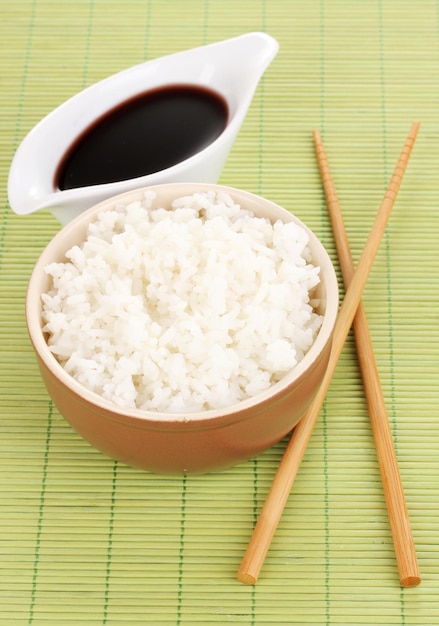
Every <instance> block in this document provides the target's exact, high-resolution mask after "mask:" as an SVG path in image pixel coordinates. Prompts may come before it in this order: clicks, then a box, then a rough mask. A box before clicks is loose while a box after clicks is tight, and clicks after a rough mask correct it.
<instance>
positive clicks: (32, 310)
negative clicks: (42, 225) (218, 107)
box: [25, 182, 339, 425]
mask: <svg viewBox="0 0 439 626" xmlns="http://www.w3.org/2000/svg"><path fill="white" fill-rule="evenodd" d="M165 188H166V189H165ZM171 188H175V189H176V194H175V198H177V197H180V196H181V195H184V194H186V195H187V194H192V193H195V192H197V191H201V192H203V191H208V190H213V191H219V192H224V193H228V194H229V195H231V196H232V197H233V198H234V199H236V201H237V202H239V203H240V204H241V206H243V205H242V200H244V201H245V200H246V199H247V200H251V201H253V202H256V203H259V204H260V203H261V202H262V203H263V205H264V206H265V207H268V206H271V207H272V208H273V207H274V208H275V210H276V212H281V213H282V214H283V215H284V217H286V219H287V221H292V222H295V223H296V224H298V225H299V226H301V227H302V228H304V230H305V231H306V232H307V233H308V235H309V236H310V238H311V240H312V246H313V248H317V249H318V250H319V255H321V256H322V258H325V259H326V265H325V267H326V277H325V280H326V285H327V288H326V296H327V297H326V310H325V314H324V317H323V322H322V325H321V327H320V329H319V332H318V334H317V337H316V339H315V340H314V342H313V344H312V345H311V347H310V348H309V350H308V351H307V353H306V354H305V355H304V357H303V358H302V360H301V361H300V362H299V363H298V364H297V365H296V366H295V367H294V368H293V369H292V370H290V371H289V372H288V373H287V374H285V375H284V376H283V377H282V379H281V380H280V381H278V382H276V383H274V384H273V385H271V386H270V387H269V388H268V389H266V390H264V391H262V392H261V393H258V394H256V395H255V396H252V397H249V398H246V399H244V400H241V401H240V402H238V403H234V404H231V405H227V406H225V407H221V408H219V409H208V410H204V411H199V412H190V411H188V412H179V413H166V412H161V411H151V410H141V409H137V408H125V407H120V406H118V405H116V404H115V403H113V402H112V401H111V400H107V399H105V398H102V397H101V396H100V395H99V394H97V393H95V392H93V391H91V390H89V389H88V388H86V387H85V386H84V385H82V384H81V383H79V382H78V381H77V380H76V379H74V378H73V377H72V376H70V374H68V373H67V372H66V370H65V369H64V368H63V366H62V365H61V364H60V363H59V362H58V360H57V359H56V358H55V356H54V355H53V354H52V352H51V351H50V350H49V346H48V344H47V342H46V340H45V338H44V333H43V332H42V319H41V309H42V303H41V292H40V289H39V286H40V277H41V276H42V275H43V274H44V267H45V266H46V265H47V264H48V263H50V262H52V261H53V260H54V259H53V255H52V250H53V249H54V248H55V249H56V248H57V246H58V245H59V243H60V242H62V241H63V240H64V239H65V238H66V236H68V234H69V233H72V232H76V230H78V229H80V228H81V227H83V228H85V227H86V225H87V224H88V223H89V222H90V221H91V220H92V219H93V218H94V217H96V216H97V215H98V213H100V212H101V211H103V210H110V209H111V207H112V206H114V205H115V204H116V203H127V202H130V201H134V200H138V199H139V198H140V197H142V196H143V194H144V193H145V192H146V191H148V192H150V191H157V192H160V191H162V190H170V189H171ZM70 247H71V245H66V246H63V248H64V250H65V251H67V250H68V249H70ZM328 294H330V295H331V297H328ZM338 307H339V289H338V281H337V275H336V272H335V268H334V266H333V264H332V261H331V258H330V256H329V254H328V252H327V251H326V249H325V247H324V246H323V244H322V243H321V241H320V239H319V238H318V237H317V235H315V233H314V232H313V231H312V230H311V229H310V228H309V227H308V226H307V225H306V224H305V223H303V222H302V221H301V220H300V219H299V218H298V217H297V216H296V215H295V214H294V213H292V212H290V211H289V210H287V209H285V208H283V207H281V206H280V205H278V204H276V203H275V202H273V201H271V200H269V199H267V198H265V197H263V196H260V195H258V194H255V193H253V192H250V191H246V190H243V189H238V188H235V187H231V186H227V185H222V184H211V183H188V182H183V183H179V182H175V183H162V184H158V185H148V186H142V187H138V188H136V189H133V190H131V191H127V192H124V193H122V194H117V195H115V196H112V197H111V198H107V199H106V200H103V201H101V202H99V203H98V204H95V205H93V206H92V207H90V208H89V209H87V210H86V211H84V212H82V213H81V214H80V215H78V216H77V217H76V218H74V219H73V220H72V221H70V222H69V223H68V224H66V225H65V226H63V227H62V228H61V229H60V230H59V231H58V232H57V233H56V234H55V235H54V236H53V238H52V239H51V240H50V241H49V242H48V244H47V245H46V246H45V248H44V249H43V251H42V252H41V254H40V256H39V258H38V260H37V262H36V264H35V266H34V268H33V270H32V273H31V275H30V278H29V282H28V286H27V291H26V305H25V309H26V310H25V313H26V324H27V329H28V333H29V337H30V340H31V343H32V345H33V347H34V350H35V352H36V354H37V356H38V357H39V359H41V361H42V362H43V363H44V365H45V366H46V367H47V368H48V370H50V372H51V373H52V374H53V376H55V378H57V379H58V380H59V381H60V382H61V383H62V384H63V385H65V386H66V387H67V388H68V389H69V390H70V391H71V392H72V393H74V394H76V395H77V396H78V397H80V398H81V399H82V400H84V401H86V402H88V403H89V404H90V405H92V406H95V407H96V408H99V409H101V410H103V411H106V412H107V413H108V412H109V413H110V414H111V415H112V417H113V418H114V419H122V420H129V421H131V422H139V425H140V424H141V423H145V422H151V423H156V424H157V425H160V424H178V423H185V424H187V423H188V422H202V421H204V420H206V421H209V422H210V421H212V422H214V421H216V419H219V418H220V419H222V420H223V419H224V418H226V417H227V416H229V417H231V418H235V416H236V414H237V413H239V414H242V415H243V417H242V419H244V417H245V415H246V414H247V413H248V411H249V410H252V411H254V410H255V409H256V407H258V406H259V405H263V404H264V403H265V402H267V401H268V400H270V401H271V402H272V401H275V400H276V398H277V397H278V396H281V395H283V393H284V392H285V390H286V389H287V388H288V387H290V386H291V385H292V384H293V383H295V382H298V381H299V379H300V378H301V377H303V376H304V374H305V373H306V372H307V370H308V369H310V368H311V367H312V365H313V363H314V362H315V360H316V358H317V357H318V355H319V354H320V353H321V351H322V350H323V349H324V347H325V345H326V344H327V342H328V341H329V340H330V338H331V336H332V332H333V329H334V325H335V322H336V318H337V315H338Z"/></svg>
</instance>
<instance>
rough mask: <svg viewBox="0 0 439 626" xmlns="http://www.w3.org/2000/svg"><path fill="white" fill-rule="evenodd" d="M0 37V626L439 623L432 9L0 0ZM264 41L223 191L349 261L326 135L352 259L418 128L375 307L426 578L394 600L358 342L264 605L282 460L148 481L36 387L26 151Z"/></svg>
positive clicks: (436, 95) (326, 3) (35, 226)
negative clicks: (268, 210)
mask: <svg viewBox="0 0 439 626" xmlns="http://www.w3.org/2000/svg"><path fill="white" fill-rule="evenodd" d="M0 18H1V19H0V29H1V33H0V51H1V54H0V94H1V100H0V107H1V108H0V176H1V194H2V201H1V212H2V218H1V224H0V290H1V293H0V334H1V337H0V367H1V370H0V389H1V391H0V485H1V492H0V493H1V496H0V624H1V625H2V626H3V625H8V626H9V625H11V626H12V625H13V626H22V625H33V626H42V625H48V626H50V625H55V624H56V625H61V624H62V625H73V624H75V625H78V624H87V625H107V626H113V625H116V624H117V625H119V624H124V625H125V624H126V625H127V626H134V625H136V626H137V625H139V626H140V625H141V624H142V625H143V624H146V623H148V624H149V623H150V624H158V625H181V626H183V625H185V626H189V625H195V624H214V623H215V624H229V623H237V624H238V623H239V624H245V625H247V626H250V625H251V626H253V625H262V624H264V625H268V624H273V625H276V624H282V625H290V624H312V625H331V626H332V625H336V624H339V625H340V624H341V625H345V626H346V625H351V624H352V625H364V626H365V625H375V624H376V625H380V626H383V625H388V624H397V625H421V624H435V625H437V624H438V623H439V594H438V589H439V584H438V583H439V575H438V566H439V513H438V508H439V505H438V500H439V491H438V486H439V462H438V455H439V420H438V416H439V398H438V391H437V388H438V387H437V385H438V383H437V381H438V379H439V356H438V350H439V329H438V319H439V318H438V285H439V279H438V269H439V253H438V245H437V239H438V236H439V3H438V2H435V1H434V0H416V2H414V1H413V0H412V1H410V2H409V1H408V0H381V1H380V0H363V1H362V0H294V1H293V0H291V1H289V0H265V1H264V0H251V2H250V1H249V0H248V1H247V0H233V1H232V0H185V1H184V2H183V1H181V0H166V1H165V0H162V1H159V0H149V1H148V0H127V1H124V2H120V1H119V0H95V1H93V0H78V1H76V2H70V1H68V0H56V1H55V0H34V1H31V0H16V1H15V2H6V1H5V0H2V3H1V7H0ZM251 30H264V31H266V32H268V33H270V34H271V35H273V36H274V37H275V38H276V39H278V41H279V44H280V51H279V54H278V56H277V57H276V59H275V60H274V62H273V63H272V65H271V66H270V67H269V69H268V71H267V72H266V74H265V76H264V79H263V80H262V82H261V83H260V85H259V87H258V90H257V93H256V95H255V98H254V100H253V102H252V105H251V108H250V111H249V113H248V116H247V118H246V120H245V123H244V125H243V127H242V130H241V132H240V134H239V137H238V139H237V141H236V144H235V145H234V148H233V150H232V153H231V154H230V157H229V159H228V161H227V164H226V166H225V168H224V170H223V173H222V177H221V182H223V183H225V184H229V185H233V186H240V187H243V188H246V189H248V190H250V191H254V192H257V193H261V194H263V195H265V196H267V197H269V198H271V199H272V200H274V201H276V202H279V203H280V204H282V205H284V206H285V207H287V208H288V209H290V210H292V211H293V212H295V213H296V214H297V215H298V216H299V217H300V218H301V219H302V220H304V221H305V222H306V223H308V225H309V226H310V227H311V228H313V229H314V230H315V231H316V233H317V234H318V235H319V236H320V237H321V239H322V241H323V242H324V244H325V245H326V247H327V249H328V251H329V253H330V254H331V255H332V258H333V259H334V263H335V264H336V265H337V259H336V255H335V248H334V243H333V239H332V233H331V228H330V223H329V219H328V216H327V211H326V207H325V203H324V198H323V194H322V189H321V185H320V179H319V175H318V169H317V165H316V162H315V157H314V150H313V145H312V130H313V129H314V128H319V129H320V131H321V132H322V135H323V137H324V141H325V146H326V149H327V152H328V156H329V160H330V164H331V167H332V170H333V175H334V179H335V183H336V185H337V190H338V195H339V199H340V202H341V205H342V209H343V213H344V217H345V222H346V228H347V231H348V234H349V238H350V242H351V247H352V250H353V254H354V257H355V259H358V257H359V254H360V253H361V250H362V247H363V244H364V242H365V240H366V237H367V234H368V231H369V229H370V227H371V225H372V221H373V219H374V216H375V213H376V211H377V209H378V206H379V204H380V201H381V199H382V196H383V194H384V190H385V187H386V185H387V182H388V180H389V178H390V175H391V172H392V170H393V167H394V165H395V163H396V160H397V157H398V155H399V152H400V150H401V148H402V145H403V143H404V140H405V137H406V135H407V133H408V131H409V128H410V126H411V123H412V122H413V121H415V120H419V121H420V122H421V130H420V134H419V136H418V139H417V142H416V145H415V149H414V152H413V154H412V157H411V160H410V163H409V167H408V170H407V173H406V176H405V178H404V182H403V186H402V188H401V192H400V194H399V197H398V200H397V202H396V205H395V208H394V211H393V214H392V217H391V219H390V222H389V226H388V229H387V232H386V236H385V239H384V241H383V243H382V246H381V248H380V251H379V254H378V257H377V259H376V262H375V265H374V267H373V270H372V273H371V276H370V280H369V282H368V285H367V288H366V291H365V294H364V303H365V307H366V311H367V314H368V319H369V324H370V328H371V334H372V338H373V341H374V346H375V350H376V356H377V363H378V367H379V370H380V375H381V379H382V385H383V389H384V393H385V398H386V403H387V407H388V413H389V419H390V421H391V425H392V429H393V434H394V439H395V445H396V449H397V455H398V459H399V463H400V470H401V476H402V480H403V484H404V488H405V493H406V498H407V504H408V508H409V512H410V519H411V523H412V527H413V534H414V538H415V542H416V547H417V554H418V560H419V565H420V569H421V574H422V578H423V582H422V584H421V586H420V587H417V588H414V589H402V588H401V587H400V585H399V579H398V574H397V569H396V564H395V559H394V552H393V546H392V539H391V535H390V530H389V524H388V518H387V514H386V508H385V503H384V497H383V492H382V486H381V481H380V475H379V470H378V466H377V460H376V455H375V449H374V445H373V439H372V436H371V431H370V426H369V421H368V414H367V408H366V403H365V399H364V395H363V389H362V384H361V379H360V375H359V370H358V364H357V361H356V356H355V348H354V345H353V341H352V337H351V336H349V338H348V341H347V344H346V347H345V350H344V352H343V355H342V357H341V360H340V363H339V366H338V368H337V371H336V374H335V376H334V379H333V382H332V385H331V388H330V390H329V393H328V396H327V400H326V402H325V405H324V407H323V409H322V412H321V416H320V418H319V421H318V423H317V426H316V429H315V431H314V433H313V436H312V439H311V442H310V445H309V447H308V449H307V452H306V455H305V459H304V461H303V464H302V467H301V469H300V472H299V475H298V478H297V480H296V483H295V485H294V488H293V492H292V494H291V496H290V499H289V501H288V505H287V508H286V510H285V513H284V515H283V517H282V520H281V523H280V526H279V528H278V531H277V533H276V536H275V538H274V541H273V544H272V547H271V550H270V552H269V554H268V556H267V559H266V562H265V565H264V568H263V571H262V574H261V576H260V579H259V582H258V584H257V586H255V587H247V586H244V585H241V584H240V583H238V582H237V581H236V579H235V575H236V571H237V569H238V567H239V564H240V561H241V558H242V556H243V554H244V551H245V548H246V546H247V542H248V540H249V538H250V535H251V531H252V527H253V524H254V522H255V520H256V519H257V515H258V512H259V510H260V507H261V505H262V503H263V501H264V499H265V496H266V493H267V491H268V489H269V486H270V483H271V480H272V478H273V476H274V473H275V470H276V467H277V465H278V462H279V460H280V458H281V455H282V451H283V449H284V446H285V442H281V443H279V444H278V445H276V446H274V447H273V448H272V449H271V450H268V451H267V452H266V453H264V454H262V455H261V456H259V457H258V458H256V459H254V460H250V461H248V462H247V463H243V464H241V465H239V466H237V467H234V468H232V469H230V470H228V471H223V472H218V473H212V474H208V475H205V476H188V477H169V476H160V475H155V474H152V473H148V472H142V471H140V470H136V469H132V468H130V467H127V466H124V465H123V464H119V463H116V462H114V461H112V460H111V459H108V458H106V457H105V456H103V455H102V454H101V453H99V452H97V451H96V450H94V449H93V448H91V447H90V446H89V445H88V444H87V443H86V442H84V441H83V440H82V439H81V438H80V437H79V436H78V435H76V434H75V433H74V432H73V431H72V430H71V429H70V427H69V426H68V425H67V424H66V422H65V421H64V420H63V418H62V417H61V416H60V415H59V414H58V412H57V411H56V410H55V409H54V408H53V406H52V404H51V402H50V401H49V398H48V396H47V394H46V391H45V389H44V387H43V384H42V382H41V380H40V377H39V374H38V371H37V367H36V363H35V359H34V356H33V353H32V350H31V346H30V343H29V340H28V336H27V331H26V327H25V318H24V300H25V290H26V284H27V280H28V277H29V274H30V271H31V269H32V267H33V265H34V263H35V261H36V259H37V257H38V255H39V253H40V251H41V250H42V248H43V247H44V246H45V244H46V243H47V242H48V241H49V239H50V238H51V237H52V236H53V234H54V233H55V232H56V231H57V230H58V224H57V223H56V222H55V220H54V218H53V217H52V216H51V215H50V214H48V213H45V212H41V213H39V214H35V215H33V216H29V217H18V216H16V215H15V214H13V213H12V211H11V210H10V208H9V206H8V200H7V193H6V181H7V173H8V169H9V164H10V162H11V159H12V156H13V153H14V151H15V150H16V148H17V146H18V144H19V142H20V141H21V139H22V138H23V137H24V135H25V134H26V133H27V131H28V130H29V129H30V128H31V127H32V126H33V125H34V124H35V123H36V122H37V121H38V120H39V119H40V118H41V117H42V116H43V115H45V114H46V113H47V112H49V111H50V110H51V109H52V108H54V107H55V106H56V105H58V104H59V103H61V102H62V101H64V100H65V99H67V98H68V97H70V96H71V95H73V94H74V93H76V92H77V91H78V90H80V89H81V88H83V87H85V86H87V85H89V84H91V83H93V82H95V81H96V80H98V79H101V78H103V77H105V76H107V75H109V74H112V73H114V72H116V71H119V70H121V69H124V68H125V67H128V66H130V65H133V64H136V63H139V62H140V61H142V60H144V59H147V58H154V57H157V56H160V55H162V54H166V53H169V52H174V51H178V50H182V49H186V48H190V47H193V46H198V45H201V44H204V43H209V42H213V41H217V40H220V39H225V38H228V37H231V36H234V35H238V34H241V33H243V32H247V31H251ZM337 267H338V265H337Z"/></svg>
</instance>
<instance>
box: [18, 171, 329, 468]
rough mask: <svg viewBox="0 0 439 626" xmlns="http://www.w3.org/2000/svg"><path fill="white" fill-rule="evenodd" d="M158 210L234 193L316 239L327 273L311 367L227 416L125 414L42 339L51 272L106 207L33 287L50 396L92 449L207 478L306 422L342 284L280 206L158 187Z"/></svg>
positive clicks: (137, 194) (47, 253) (30, 307)
mask: <svg viewBox="0 0 439 626" xmlns="http://www.w3.org/2000/svg"><path fill="white" fill-rule="evenodd" d="M150 189H153V190H155V191H156V192H157V203H158V204H159V205H160V206H167V205H169V203H170V201H172V200H173V199H174V198H177V197H179V196H181V195H185V194H191V193H194V192H195V191H199V190H206V189H222V190H225V191H227V192H228V193H229V194H230V195H231V196H232V197H233V198H234V199H235V200H236V201H237V202H238V203H239V204H240V205H241V206H242V207H245V208H248V209H251V210H252V211H254V213H255V214H256V215H258V216H265V217H268V218H270V219H272V220H275V219H281V220H284V221H295V222H297V223H299V224H300V225H301V226H303V227H304V228H305V229H306V230H307V231H308V232H309V234H310V238H311V239H310V248H311V251H312V256H313V263H314V265H318V266H320V268H321V269H320V284H319V286H318V291H317V294H316V295H317V297H318V298H320V301H321V310H320V311H319V312H320V313H323V314H324V320H323V324H322V327H321V329H320V331H319V334H318V336H317V338H316V340H315V342H314V344H313V345H312V347H311V348H310V350H309V351H308V353H307V354H306V355H305V357H304V358H303V360H302V361H301V362H300V363H299V364H298V365H297V366H296V367H295V368H294V369H293V370H292V371H291V372H289V373H288V374H287V375H286V376H285V377H284V378H283V379H282V380H281V381H280V382H278V383H276V384H275V385H273V386H272V387H271V388H270V389H269V390H268V391H265V392H263V393H261V394H260V395H257V396H255V397H253V398H251V399H248V400H246V401H243V402H241V403H239V404H235V405H232V406H229V407H227V408H225V409H221V410H209V411H204V412H200V413H193V414H191V413H187V414H177V415H175V414H172V415H169V414H163V413H153V412H146V411H140V410H132V409H130V410H122V409H120V408H118V407H116V406H115V405H113V404H112V403H111V402H110V401H107V400H104V399H102V398H101V397H100V396H98V395H97V394H94V393H92V392H90V391H88V390H87V389H85V388H84V387H82V385H81V384H80V383H78V382H77V381H75V380H74V379H73V378H72V377H71V376H70V375H69V374H67V373H66V372H65V371H64V369H63V368H62V366H61V365H60V364H59V363H58V362H57V361H56V359H55V358H54V356H53V355H52V354H51V352H50V351H49V349H48V346H47V343H46V338H45V336H44V334H43V332H42V318H41V308H42V307H41V294H42V293H44V292H46V291H47V290H48V288H49V279H48V277H47V276H46V274H45V272H44V267H45V266H46V265H47V264H48V263H51V262H53V261H57V262H61V261H64V260H65V257H64V254H65V252H66V251H67V250H68V249H69V248H71V247H72V246H73V245H74V244H78V243H81V242H82V241H83V240H84V238H85V233H86V228H87V224H88V223H89V222H90V221H91V220H93V219H94V218H95V216H96V215H97V213H98V212H99V211H102V210H103V209H110V208H112V207H113V206H114V204H115V199H114V198H113V199H109V200H105V201H104V202H101V203H100V204H98V205H96V206H95V207H93V208H91V209H89V210H88V211H86V212H85V213H82V214H81V215H80V216H79V217H77V218H76V219H74V220H73V221H72V222H70V223H69V224H67V225H66V226H65V227H64V228H63V229H62V230H61V231H60V232H59V233H58V234H57V235H56V236H55V237H54V238H53V239H52V241H51V242H50V243H49V244H48V245H47V247H46V248H45V250H44V251H43V253H42V255H41V257H40V259H39V260H38V262H37V264H36V266H35V268H34V271H33V273H32V276H31V278H30V281H29V286H28V292H27V301H26V315H27V324H28V330H29V335H30V338H31V341H32V344H33V346H34V349H35V353H36V356H37V361H38V366H39V368H40V371H41V375H42V378H43V380H44V383H45V385H46V387H47V390H48V392H49V394H50V396H51V398H52V399H53V402H54V403H55V405H56V406H57V408H58V409H59V411H60V413H61V414H62V415H63V416H64V418H65V419H66V420H67V421H68V422H69V424H70V425H71V426H72V427H73V428H74V429H75V430H76V431H77V432H78V433H79V434H80V435H81V436H82V437H83V438H84V439H85V440H87V441H88V442H89V443H91V444H92V445H93V446H95V447H96V448H97V449H99V450H101V451H102V452H103V453H104V454H106V455H108V456H110V457H113V458H115V459H118V460H120V461H122V462H124V463H126V464H128V465H132V466H136V467H140V468H144V469H146V470H151V471H155V472H162V473H182V472H207V471H212V470H217V469H222V468H226V467H230V466H232V465H235V464H237V463H239V462H241V461H244V460H246V459H248V458H251V457H254V456H256V455H258V454H260V453H261V452H262V451H264V450H266V449H267V448H269V447H270V446H272V445H273V444H274V443H276V442H277V441H279V440H280V439H281V438H282V437H283V436H284V435H286V434H287V433H288V432H289V431H290V430H291V429H292V428H293V427H294V426H295V425H296V424H297V422H298V421H299V420H300V418H301V416H302V415H303V413H304V411H305V410H306V408H307V407H308V405H309V404H310V402H311V400H312V398H313V397H314V395H315V393H316V391H317V389H318V387H319V385H320V383H321V380H322V378H323V374H324V372H325V368H326V366H327V362H328V357H329V352H330V348H331V338H332V332H333V328H334V323H335V320H336V316H337V312H338V304H339V299H338V288H337V278H336V274H335V271H334V268H333V266H332V263H331V261H330V258H329V256H328V254H327V253H326V251H325V249H324V248H323V246H322V244H321V243H320V242H319V241H318V239H317V237H316V236H315V235H314V234H313V233H312V232H311V231H309V229H308V228H307V227H306V226H305V225H304V224H303V223H302V222H300V221H299V220H298V219H297V218H296V217H294V216H293V215H292V214H291V213H289V212H288V211H286V210H285V209H283V208H281V207H279V206H278V205H276V204H274V203H272V202H270V201H268V200H265V199H263V198H260V197H258V196H255V195H253V194H251V193H248V192H245V191H240V190H237V189H232V188H229V187H220V186H218V185H209V184H192V183H175V184H164V185H158V186H156V187H150ZM143 192H144V189H139V190H136V191H130V192H128V193H125V194H123V195H120V196H117V199H118V201H123V202H128V201H132V200H136V199H140V198H142V197H143Z"/></svg>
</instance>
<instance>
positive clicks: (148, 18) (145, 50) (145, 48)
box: [143, 0, 151, 61]
mask: <svg viewBox="0 0 439 626" xmlns="http://www.w3.org/2000/svg"><path fill="white" fill-rule="evenodd" d="M150 23H151V2H150V1H149V0H148V2H147V4H146V24H145V45H144V46H143V58H144V59H145V61H146V60H147V58H148V48H149V35H150V30H149V25H150Z"/></svg>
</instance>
